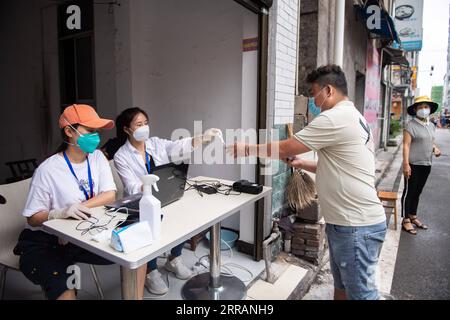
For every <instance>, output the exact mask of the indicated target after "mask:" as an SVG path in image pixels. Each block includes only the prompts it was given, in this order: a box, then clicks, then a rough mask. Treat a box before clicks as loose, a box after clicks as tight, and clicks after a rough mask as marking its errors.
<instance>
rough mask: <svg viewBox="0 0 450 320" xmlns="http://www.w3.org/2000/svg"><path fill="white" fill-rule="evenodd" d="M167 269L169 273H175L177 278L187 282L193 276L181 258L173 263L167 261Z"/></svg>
mask: <svg viewBox="0 0 450 320" xmlns="http://www.w3.org/2000/svg"><path fill="white" fill-rule="evenodd" d="M165 268H166V270H167V271H169V272H173V273H175V276H176V277H177V278H178V279H181V280H187V279H189V278H190V277H191V276H192V271H191V270H189V268H188V267H186V266H185V265H184V264H183V261H181V258H180V257H177V258H175V259H173V260H172V261H169V259H167V262H166V265H165Z"/></svg>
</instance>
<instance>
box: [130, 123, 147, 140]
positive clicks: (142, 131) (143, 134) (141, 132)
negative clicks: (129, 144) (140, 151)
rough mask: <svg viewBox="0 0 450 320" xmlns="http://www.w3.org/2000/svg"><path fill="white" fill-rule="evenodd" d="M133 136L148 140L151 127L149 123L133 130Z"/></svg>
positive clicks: (137, 138)
mask: <svg viewBox="0 0 450 320" xmlns="http://www.w3.org/2000/svg"><path fill="white" fill-rule="evenodd" d="M133 137H134V138H135V139H136V141H139V142H144V141H147V140H148V138H150V127H149V126H148V125H147V126H142V127H140V128H137V129H136V130H135V131H134V132H133Z"/></svg>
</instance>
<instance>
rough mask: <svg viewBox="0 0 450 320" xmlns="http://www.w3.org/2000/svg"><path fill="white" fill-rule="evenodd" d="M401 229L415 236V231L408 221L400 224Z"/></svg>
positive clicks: (405, 220)
mask: <svg viewBox="0 0 450 320" xmlns="http://www.w3.org/2000/svg"><path fill="white" fill-rule="evenodd" d="M402 229H403V230H405V231H406V232H408V233H409V234H412V235H414V236H415V235H417V231H416V229H414V227H413V225H412V223H411V220H410V219H404V220H403V222H402Z"/></svg>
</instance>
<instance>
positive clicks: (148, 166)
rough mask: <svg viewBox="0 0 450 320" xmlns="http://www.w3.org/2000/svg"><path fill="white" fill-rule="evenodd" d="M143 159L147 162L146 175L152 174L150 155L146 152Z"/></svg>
mask: <svg viewBox="0 0 450 320" xmlns="http://www.w3.org/2000/svg"><path fill="white" fill-rule="evenodd" d="M145 159H146V160H147V164H146V166H147V173H148V174H150V173H152V162H151V160H150V155H149V154H148V152H145Z"/></svg>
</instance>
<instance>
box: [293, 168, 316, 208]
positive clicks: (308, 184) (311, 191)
mask: <svg viewBox="0 0 450 320" xmlns="http://www.w3.org/2000/svg"><path fill="white" fill-rule="evenodd" d="M292 171H293V172H292V177H291V180H290V182H289V184H288V186H287V188H286V198H287V202H288V203H289V206H290V207H291V208H292V209H293V210H294V211H295V212H299V211H301V210H303V209H305V208H307V207H309V206H311V205H312V204H313V202H315V201H316V200H317V196H316V194H317V192H316V186H315V183H314V180H313V179H312V178H311V177H310V176H309V175H308V174H307V173H306V172H304V171H303V170H297V169H292Z"/></svg>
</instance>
